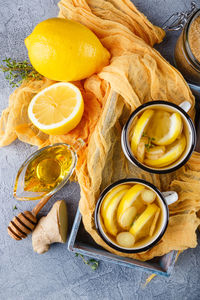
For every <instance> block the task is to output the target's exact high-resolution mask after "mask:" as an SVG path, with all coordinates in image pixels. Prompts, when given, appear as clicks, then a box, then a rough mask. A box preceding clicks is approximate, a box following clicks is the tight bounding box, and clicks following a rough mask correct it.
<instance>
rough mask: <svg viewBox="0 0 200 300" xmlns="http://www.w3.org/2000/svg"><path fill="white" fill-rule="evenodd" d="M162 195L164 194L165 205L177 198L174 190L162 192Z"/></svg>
mask: <svg viewBox="0 0 200 300" xmlns="http://www.w3.org/2000/svg"><path fill="white" fill-rule="evenodd" d="M162 195H163V196H164V198H165V201H166V203H167V205H170V204H172V203H174V202H176V201H177V200H178V194H177V192H174V191H169V192H163V193H162Z"/></svg>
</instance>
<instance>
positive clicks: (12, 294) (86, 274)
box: [0, 0, 200, 300]
mask: <svg viewBox="0 0 200 300" xmlns="http://www.w3.org/2000/svg"><path fill="white" fill-rule="evenodd" d="M57 2H58V1H57V0H45V1H42V0H32V1H27V0H6V1H5V0H0V57H1V59H3V58H5V57H12V58H16V59H18V60H20V59H24V58H25V57H27V52H26V49H25V46H24V43H23V40H24V38H25V37H26V36H27V35H28V34H30V33H31V31H32V29H33V27H34V26H35V25H36V24H37V23H38V22H40V21H42V20H44V19H47V18H49V17H53V16H56V15H57V13H58V8H57ZM197 2H198V3H199V4H200V2H199V1H197ZM135 4H136V5H137V7H138V8H139V9H140V10H141V11H142V12H144V13H145V14H146V15H147V16H148V17H149V19H150V20H151V21H153V22H154V23H155V24H157V25H161V24H162V23H163V22H164V20H165V19H166V18H167V17H168V16H169V15H170V14H172V13H173V12H176V11H180V10H182V9H183V10H184V9H186V8H188V7H189V6H190V1H188V0H176V1H174V0H136V1H135ZM176 36H177V33H170V34H168V35H167V37H166V39H165V41H164V42H163V43H162V44H161V45H160V46H159V47H157V48H158V49H159V51H161V53H162V54H163V55H164V56H165V57H166V58H167V59H168V60H169V61H170V62H173V46H174V43H175V40H176ZM0 88H1V93H0V111H2V110H3V109H4V108H5V107H6V106H7V103H8V96H9V94H10V92H11V91H12V89H11V88H10V87H9V85H8V83H7V81H6V80H5V79H4V75H3V74H2V73H0ZM34 150H35V149H34V147H30V146H29V145H25V144H22V143H21V142H19V141H16V142H14V143H13V144H12V145H10V146H9V147H5V148H2V149H0V202H1V203H0V231H1V235H0V299H2V300H4V299H5V300H8V299H48V300H50V299H84V300H86V299H104V300H105V299H116V300H118V299H125V300H126V299H134V300H136V299H148V300H150V299H158V300H160V299H162V300H167V299H169V300H171V299H175V300H178V299H182V300H183V299H189V300H194V299H200V285H199V281H200V262H199V250H200V247H199V246H198V247H197V248H196V249H189V250H187V251H185V252H184V253H183V254H181V255H180V257H179V259H178V262H177V263H176V266H175V269H174V271H173V273H172V275H171V277H170V278H163V277H158V276H157V277H156V278H154V279H153V281H152V282H151V283H150V284H149V285H148V286H147V287H146V288H145V289H142V284H143V283H144V282H145V280H146V278H147V277H148V274H147V273H146V272H143V271H140V270H134V269H129V268H124V267H118V266H116V265H112V264H107V263H104V262H100V267H99V269H98V270H97V271H95V272H94V271H92V270H91V269H90V268H89V267H88V266H86V265H84V264H83V262H82V260H81V259H80V258H79V257H78V258H75V257H74V254H72V253H70V252H68V251H67V246H66V245H60V244H57V245H53V246H52V247H51V250H50V251H49V252H48V253H46V254H44V255H41V256H39V255H37V254H35V253H33V251H32V246H31V238H30V237H29V238H27V239H26V240H24V241H21V242H15V241H14V240H12V239H11V238H9V237H8V235H7V230H6V227H7V225H8V223H9V221H10V220H11V219H12V218H13V216H14V215H15V214H16V213H19V212H20V211H23V210H24V209H25V208H26V209H30V208H31V207H32V206H33V203H24V202H17V201H16V200H15V199H14V198H13V196H12V189H13V184H14V179H15V176H16V171H17V169H18V168H19V167H20V165H21V163H22V162H23V161H24V159H25V158H26V157H27V156H28V155H29V154H30V153H32V152H33V151H34ZM62 198H63V199H65V200H66V202H67V203H68V207H69V214H70V228H71V224H72V222H73V217H74V213H75V209H76V207H77V203H78V200H79V189H78V186H77V185H76V184H71V185H70V186H69V185H68V186H65V187H64V188H63V189H62V190H61V191H60V192H58V194H57V195H56V196H55V197H54V198H53V199H51V201H50V202H49V203H48V205H47V207H46V208H45V209H44V210H43V213H45V212H47V211H48V210H49V208H50V207H51V206H52V204H53V203H54V201H55V199H62ZM15 204H16V206H17V208H18V210H17V211H16V210H15V211H13V206H14V205H15Z"/></svg>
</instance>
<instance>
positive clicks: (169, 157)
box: [144, 135, 186, 168]
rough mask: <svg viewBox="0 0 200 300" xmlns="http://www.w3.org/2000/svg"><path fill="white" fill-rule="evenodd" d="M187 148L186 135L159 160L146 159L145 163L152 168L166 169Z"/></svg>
mask: <svg viewBox="0 0 200 300" xmlns="http://www.w3.org/2000/svg"><path fill="white" fill-rule="evenodd" d="M185 147H186V139H185V137H184V135H182V136H181V137H180V139H177V141H175V142H174V143H173V144H172V145H171V146H170V149H169V150H168V151H167V152H166V153H165V154H164V155H162V156H161V157H160V158H158V159H145V161H144V163H145V164H146V165H148V166H151V167H158V168H161V167H165V166H168V165H170V164H172V163H173V162H175V161H176V160H177V159H178V158H179V157H180V156H181V154H182V153H183V151H184V150H185Z"/></svg>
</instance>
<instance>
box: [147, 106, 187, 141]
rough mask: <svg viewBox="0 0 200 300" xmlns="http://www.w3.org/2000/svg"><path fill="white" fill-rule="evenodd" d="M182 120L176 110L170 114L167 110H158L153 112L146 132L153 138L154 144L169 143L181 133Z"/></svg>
mask: <svg viewBox="0 0 200 300" xmlns="http://www.w3.org/2000/svg"><path fill="white" fill-rule="evenodd" d="M182 128H183V122H182V119H181V116H180V114H179V113H178V112H175V113H172V114H170V113H169V112H166V111H162V110H160V111H159V110H158V111H156V112H155V114H154V117H153V119H152V121H151V124H150V126H149V128H148V131H147V134H148V135H149V136H150V137H153V138H154V141H153V143H154V144H156V145H160V146H162V145H164V146H166V145H169V144H171V143H173V142H174V141H175V140H176V139H177V137H178V136H179V135H180V134H181V131H182Z"/></svg>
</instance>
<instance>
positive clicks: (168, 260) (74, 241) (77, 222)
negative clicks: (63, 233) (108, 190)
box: [68, 84, 200, 276]
mask: <svg viewBox="0 0 200 300" xmlns="http://www.w3.org/2000/svg"><path fill="white" fill-rule="evenodd" d="M189 86H190V88H191V90H192V92H193V93H194V95H195V96H196V112H197V113H196V120H195V121H196V122H195V123H196V130H197V145H196V151H198V152H200V122H199V120H200V101H199V100H200V87H198V86H195V85H192V84H189ZM68 249H69V251H72V252H75V253H80V254H82V255H86V256H90V257H93V258H95V259H98V260H103V261H107V262H108V263H114V264H118V265H121V266H125V267H130V268H140V269H143V270H144V271H147V272H150V273H155V274H158V275H162V276H169V275H170V273H171V272H172V270H173V267H174V264H175V261H176V257H177V253H178V252H177V251H171V252H170V253H168V254H165V255H163V256H161V257H155V258H153V259H151V260H149V261H146V262H142V261H139V260H136V259H131V258H127V257H121V256H118V255H115V254H112V253H110V252H108V251H106V250H105V249H104V248H102V247H100V246H99V245H97V244H96V243H95V242H94V240H93V239H92V238H91V236H90V235H89V234H88V233H87V231H86V230H85V229H84V226H83V223H82V217H81V214H80V212H79V210H77V213H76V217H75V219H74V223H73V226H72V231H71V234H70V237H69V241H68Z"/></svg>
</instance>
